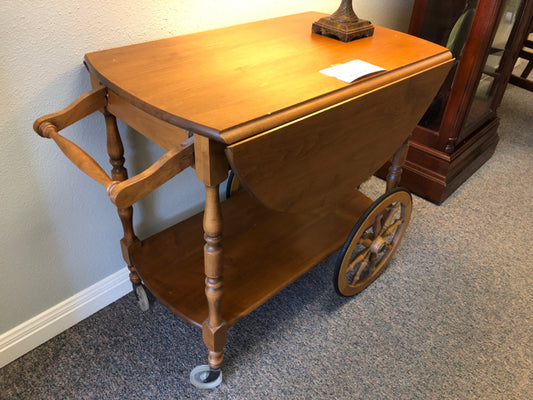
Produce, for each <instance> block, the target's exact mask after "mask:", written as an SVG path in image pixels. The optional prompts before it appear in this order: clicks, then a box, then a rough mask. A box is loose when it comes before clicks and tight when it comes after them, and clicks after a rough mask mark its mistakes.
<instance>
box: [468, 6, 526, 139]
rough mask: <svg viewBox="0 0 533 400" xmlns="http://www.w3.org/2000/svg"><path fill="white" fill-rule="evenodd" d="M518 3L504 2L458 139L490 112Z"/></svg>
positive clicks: (517, 10)
mask: <svg viewBox="0 0 533 400" xmlns="http://www.w3.org/2000/svg"><path fill="white" fill-rule="evenodd" d="M520 4H521V0H507V1H506V2H505V3H504V7H503V11H502V14H501V17H500V21H499V24H498V29H497V30H496V34H495V36H494V40H493V42H492V44H491V46H490V51H489V56H488V57H487V61H486V63H485V66H484V67H483V69H482V74H481V79H480V80H479V84H478V87H477V90H476V94H475V96H474V99H473V102H472V105H471V108H470V111H469V113H468V115H467V118H466V123H465V124H464V126H463V130H462V132H461V134H460V136H459V138H458V139H464V138H466V137H467V136H468V134H469V133H470V132H471V131H472V130H473V129H476V128H477V126H478V125H479V124H480V123H482V122H483V121H484V119H485V118H486V117H487V116H488V114H489V113H491V112H492V109H491V107H492V99H493V97H494V94H495V93H496V88H497V87H498V85H499V84H500V64H501V62H502V59H503V57H504V53H505V50H506V48H507V42H508V41H509V37H510V35H511V31H512V29H513V25H514V23H515V21H516V17H517V14H518V12H519V10H520Z"/></svg>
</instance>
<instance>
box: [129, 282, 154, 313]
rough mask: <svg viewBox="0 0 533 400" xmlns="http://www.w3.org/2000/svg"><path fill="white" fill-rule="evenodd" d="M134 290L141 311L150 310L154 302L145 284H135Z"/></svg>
mask: <svg viewBox="0 0 533 400" xmlns="http://www.w3.org/2000/svg"><path fill="white" fill-rule="evenodd" d="M133 292H134V293H135V297H136V298H137V305H138V306H139V308H140V309H141V311H148V310H149V309H150V303H152V294H151V293H150V291H149V290H148V289H146V287H145V286H144V285H143V284H138V285H133Z"/></svg>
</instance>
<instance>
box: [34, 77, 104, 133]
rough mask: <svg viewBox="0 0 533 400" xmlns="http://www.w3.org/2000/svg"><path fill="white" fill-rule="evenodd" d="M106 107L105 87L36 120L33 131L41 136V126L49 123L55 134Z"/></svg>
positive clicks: (94, 90)
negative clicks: (54, 129)
mask: <svg viewBox="0 0 533 400" xmlns="http://www.w3.org/2000/svg"><path fill="white" fill-rule="evenodd" d="M106 105H107V89H106V88H105V87H102V88H98V89H93V90H91V91H90V92H87V93H85V94H83V95H81V96H80V97H78V98H77V99H76V100H75V101H73V102H72V103H71V104H70V105H68V106H67V107H65V108H64V109H62V110H60V111H58V112H55V113H53V114H48V115H45V116H43V117H40V118H37V120H36V121H35V122H34V123H33V130H34V131H35V132H37V133H38V134H39V135H41V136H43V132H42V129H41V126H43V123H44V122H50V123H52V125H54V126H55V128H56V130H57V132H59V131H61V130H62V129H65V128H66V127H67V126H69V125H72V124H73V123H74V122H77V121H79V120H80V119H83V118H85V117H86V116H88V115H90V114H92V113H93V112H95V111H98V110H99V109H101V108H104V107H105V106H106Z"/></svg>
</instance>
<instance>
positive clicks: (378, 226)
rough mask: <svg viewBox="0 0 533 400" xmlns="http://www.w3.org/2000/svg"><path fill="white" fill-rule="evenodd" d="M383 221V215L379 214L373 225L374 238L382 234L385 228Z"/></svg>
mask: <svg viewBox="0 0 533 400" xmlns="http://www.w3.org/2000/svg"><path fill="white" fill-rule="evenodd" d="M382 219H383V213H381V214H379V215H378V216H377V217H376V219H375V220H374V225H373V230H374V236H376V235H377V234H378V233H379V232H381V228H382V227H383V225H382V223H381V221H382Z"/></svg>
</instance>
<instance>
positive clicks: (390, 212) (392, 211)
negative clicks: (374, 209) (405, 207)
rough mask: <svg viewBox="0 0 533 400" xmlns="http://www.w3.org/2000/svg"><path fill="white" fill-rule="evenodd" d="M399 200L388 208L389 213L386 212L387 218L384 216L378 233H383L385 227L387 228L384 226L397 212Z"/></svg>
mask: <svg viewBox="0 0 533 400" xmlns="http://www.w3.org/2000/svg"><path fill="white" fill-rule="evenodd" d="M400 205H401V204H400V202H399V201H398V202H396V203H395V204H394V205H393V206H392V207H391V208H390V210H389V213H388V214H387V218H385V221H384V222H383V225H381V228H382V230H383V232H382V231H381V230H380V231H379V232H380V235H383V233H384V231H385V229H387V228H386V227H387V226H389V225H390V224H391V222H392V218H394V215H395V214H396V213H397V212H398V210H399V209H400Z"/></svg>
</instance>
